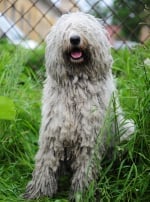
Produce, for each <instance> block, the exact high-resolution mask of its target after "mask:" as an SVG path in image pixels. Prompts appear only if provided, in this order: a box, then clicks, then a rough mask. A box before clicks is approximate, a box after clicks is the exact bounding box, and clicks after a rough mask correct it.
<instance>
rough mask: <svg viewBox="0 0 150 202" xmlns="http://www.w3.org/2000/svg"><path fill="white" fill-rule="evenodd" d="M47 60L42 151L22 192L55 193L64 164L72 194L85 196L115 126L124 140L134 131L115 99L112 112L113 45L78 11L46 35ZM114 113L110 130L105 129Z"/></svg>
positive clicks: (110, 144)
mask: <svg viewBox="0 0 150 202" xmlns="http://www.w3.org/2000/svg"><path fill="white" fill-rule="evenodd" d="M45 58H46V72H47V78H46V81H45V85H44V93H43V102H42V104H43V105H42V123H41V129H40V137H39V151H38V153H37V155H36V165H35V170H34V172H33V174H32V175H33V178H32V181H31V182H29V184H28V185H27V189H26V192H25V194H24V197H25V198H28V199H32V198H39V197H41V196H49V197H52V196H53V195H54V194H55V193H56V192H57V188H58V184H57V182H58V177H59V172H58V170H61V169H62V168H63V166H62V162H64V163H68V164H69V166H70V169H71V171H72V179H71V193H72V195H74V194H75V193H76V192H82V191H83V190H84V189H85V188H87V187H88V185H89V184H90V183H91V182H92V181H94V180H96V179H97V177H98V176H100V174H99V171H100V169H98V166H97V165H96V164H97V162H95V160H94V159H95V158H94V155H96V159H98V160H99V164H100V162H101V159H102V157H103V156H104V155H105V154H106V152H107V151H108V149H109V147H113V145H114V144H115V142H117V143H118V142H119V139H118V140H117V139H116V133H117V132H116V128H117V129H118V130H119V133H122V132H121V131H123V133H122V134H123V135H122V136H121V137H120V141H122V140H124V139H127V138H128V136H130V134H132V133H133V130H134V125H133V124H132V122H129V121H124V120H123V116H122V112H121V109H120V107H119V106H118V105H119V104H118V103H119V102H118V101H117V99H116V105H115V110H114V109H112V108H113V106H114V104H111V100H112V97H113V95H114V92H115V91H116V88H115V84H114V81H113V77H112V71H111V67H112V57H111V53H110V44H109V39H108V35H107V33H106V31H105V29H104V27H103V26H102V23H101V22H99V21H98V20H97V19H96V18H95V17H93V16H91V15H89V14H83V13H80V12H77V13H72V14H65V15H63V16H62V17H61V18H60V19H59V20H58V21H57V23H56V24H55V25H54V26H53V27H52V29H51V32H50V33H49V35H48V37H47V48H46V57H45ZM111 109H112V110H111ZM108 112H109V113H108ZM112 112H114V113H115V116H114V117H115V118H114V119H113V118H111V120H114V122H112V123H111V124H108V125H109V126H111V130H109V129H108V127H104V125H106V124H105V122H107V121H106V119H107V118H108V119H110V117H113V113H112ZM116 125H117V127H116ZM95 150H96V152H95ZM61 166H62V167H61Z"/></svg>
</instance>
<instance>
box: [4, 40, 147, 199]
mask: <svg viewBox="0 0 150 202" xmlns="http://www.w3.org/2000/svg"><path fill="white" fill-rule="evenodd" d="M149 52H150V43H148V44H146V45H145V46H139V47H137V48H136V49H134V50H132V51H129V50H120V51H118V52H115V51H113V56H114V65H113V72H114V74H115V75H116V77H117V79H116V82H117V86H118V89H119V97H120V102H121V105H122V107H123V109H124V111H125V114H126V117H127V118H132V119H134V121H135V124H136V132H135V134H134V135H133V137H132V139H131V140H130V141H129V142H127V143H123V144H122V145H119V146H117V148H116V152H115V154H116V155H114V157H113V158H112V160H111V161H109V162H107V161H106V160H104V161H103V169H102V171H101V177H100V179H99V180H98V181H97V182H96V183H93V182H92V183H91V184H90V186H89V189H88V191H87V192H86V193H85V194H84V196H83V198H82V200H81V201H83V202H88V201H91V202H94V201H95V193H96V194H97V195H100V198H101V200H100V201H101V202H105V201H106V202H109V201H110V202H113V201H114V202H119V201H121V202H123V201H124V202H126V201H136V202H141V201H144V202H148V201H149V200H150V187H149V180H150V159H149V154H150V66H149V65H146V64H144V61H145V60H146V59H147V58H148V57H149ZM37 55H38V56H37ZM43 56H44V49H43V48H41V49H39V50H36V51H35V53H33V52H32V51H29V50H23V49H22V48H19V47H17V48H16V47H15V46H13V45H10V44H8V43H6V42H3V43H0V58H1V60H0V95H2V96H7V97H9V98H11V99H12V100H13V102H14V104H15V109H16V117H15V119H14V120H11V121H10V120H0V142H1V143H0V145H1V147H0V201H3V202H8V201H9V202H21V201H26V200H23V199H22V197H21V194H22V193H23V192H24V190H25V186H26V184H27V182H28V181H29V179H31V172H32V170H33V167H34V156H35V153H36V151H37V141H38V131H39V125H40V119H41V117H40V100H41V89H42V81H43V78H44V68H43V63H42V62H43ZM39 58H40V59H39ZM39 65H40V68H39ZM117 156H119V157H117ZM63 183H67V182H63ZM79 198H80V196H77V199H76V202H79V200H80V199H79ZM33 201H35V202H48V201H49V202H52V201H54V202H67V201H68V200H67V193H63V192H62V193H58V194H57V196H56V197H55V198H54V199H48V198H44V199H39V200H33Z"/></svg>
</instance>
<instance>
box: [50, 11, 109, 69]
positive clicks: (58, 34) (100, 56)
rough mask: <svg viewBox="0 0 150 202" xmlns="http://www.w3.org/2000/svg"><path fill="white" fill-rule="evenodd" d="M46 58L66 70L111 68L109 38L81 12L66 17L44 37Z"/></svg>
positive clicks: (90, 17)
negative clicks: (58, 63) (98, 66)
mask: <svg viewBox="0 0 150 202" xmlns="http://www.w3.org/2000/svg"><path fill="white" fill-rule="evenodd" d="M50 54H51V56H50ZM47 57H50V58H51V62H52V60H55V61H57V62H60V63H61V64H62V65H63V66H66V68H68V67H72V68H74V69H75V68H79V67H85V66H86V67H90V66H92V67H94V66H95V67H96V66H97V64H100V63H102V64H103V65H104V66H107V65H108V66H111V55H110V43H109V40H108V35H107V33H106V31H105V29H104V28H103V26H102V24H101V23H100V22H99V21H98V20H97V19H96V18H95V17H93V16H91V15H88V14H83V13H80V12H77V13H71V14H65V15H63V16H62V17H61V18H60V19H59V20H58V21H57V23H56V24H55V25H54V26H53V28H52V30H51V32H50V34H49V35H48V37H47V54H46V60H47ZM106 60H107V61H106ZM105 63H107V65H105ZM108 63H109V64H108ZM102 68H103V67H102ZM82 69H83V68H82Z"/></svg>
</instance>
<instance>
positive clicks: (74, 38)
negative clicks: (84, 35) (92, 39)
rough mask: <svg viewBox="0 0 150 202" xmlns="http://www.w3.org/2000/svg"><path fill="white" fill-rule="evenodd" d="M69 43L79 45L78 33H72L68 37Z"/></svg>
mask: <svg viewBox="0 0 150 202" xmlns="http://www.w3.org/2000/svg"><path fill="white" fill-rule="evenodd" d="M70 43H71V44H72V45H79V43H80V37H79V36H78V35H73V36H71V37H70Z"/></svg>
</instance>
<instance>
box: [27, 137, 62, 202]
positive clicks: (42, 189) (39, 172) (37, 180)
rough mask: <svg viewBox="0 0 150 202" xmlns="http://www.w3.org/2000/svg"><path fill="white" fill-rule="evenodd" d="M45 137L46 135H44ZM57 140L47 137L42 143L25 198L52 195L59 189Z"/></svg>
mask: <svg viewBox="0 0 150 202" xmlns="http://www.w3.org/2000/svg"><path fill="white" fill-rule="evenodd" d="M44 138H45V137H44ZM54 148H55V141H54V140H53V138H47V139H45V140H44V141H43V142H42V141H41V145H40V148H39V151H38V153H37V155H36V164H35V169H34V171H33V173H32V180H31V182H29V184H28V185H27V188H26V192H25V194H24V198H27V199H34V198H39V197H41V196H49V197H52V196H53V195H54V194H55V193H56V191H57V180H56V171H57V169H58V166H59V158H58V156H57V154H56V153H55V149H54Z"/></svg>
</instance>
